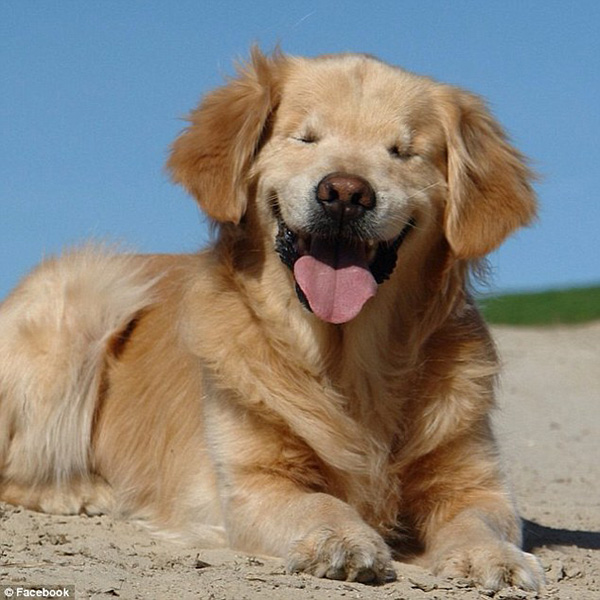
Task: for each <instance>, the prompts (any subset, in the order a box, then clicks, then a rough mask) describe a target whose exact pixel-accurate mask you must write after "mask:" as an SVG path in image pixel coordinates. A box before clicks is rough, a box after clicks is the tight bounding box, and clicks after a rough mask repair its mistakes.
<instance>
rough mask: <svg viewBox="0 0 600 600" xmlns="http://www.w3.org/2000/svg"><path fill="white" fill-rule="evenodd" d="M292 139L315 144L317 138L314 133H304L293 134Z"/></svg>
mask: <svg viewBox="0 0 600 600" xmlns="http://www.w3.org/2000/svg"><path fill="white" fill-rule="evenodd" d="M293 139H294V140H296V141H297V142H302V143H303V144H316V143H317V142H318V141H319V138H318V137H317V136H316V135H315V134H314V133H305V134H302V135H297V136H293Z"/></svg>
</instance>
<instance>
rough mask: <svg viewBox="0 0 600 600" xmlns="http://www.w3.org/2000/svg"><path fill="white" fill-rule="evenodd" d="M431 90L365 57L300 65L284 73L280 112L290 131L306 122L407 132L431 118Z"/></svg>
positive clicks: (422, 79)
mask: <svg viewBox="0 0 600 600" xmlns="http://www.w3.org/2000/svg"><path fill="white" fill-rule="evenodd" d="M434 86H435V83H434V82H432V81H431V80H429V79H427V78H425V77H421V76H418V75H414V74H412V73H409V72H408V71H405V70H403V69H400V68H398V67H393V66H391V65H388V64H386V63H383V62H381V61H379V60H377V59H374V58H371V57H369V56H364V55H341V56H332V57H323V58H318V59H300V60H298V61H295V62H294V63H293V65H292V68H291V69H290V70H289V72H288V76H287V78H286V81H285V82H284V85H283V94H282V101H281V105H280V107H281V109H282V112H283V113H284V119H285V120H286V121H288V122H289V124H290V126H292V127H293V126H294V125H295V124H297V123H302V122H303V121H304V120H306V119H307V118H308V119H310V120H311V121H312V122H318V121H320V120H323V121H326V122H327V123H328V124H330V125H333V124H336V123H337V124H339V125H340V127H342V126H343V125H347V124H348V123H349V122H352V123H353V124H354V126H356V125H357V124H361V125H362V126H363V127H361V129H362V128H364V129H369V130H372V131H373V130H376V131H381V129H385V128H390V129H398V128H400V129H405V128H408V129H411V128H415V127H418V125H419V122H421V121H423V120H427V119H430V118H431V117H432V116H433V114H434V112H435V111H434V103H433V99H432V93H431V90H432V88H433V87H434Z"/></svg>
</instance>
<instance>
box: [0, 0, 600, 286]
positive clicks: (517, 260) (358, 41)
mask: <svg viewBox="0 0 600 600" xmlns="http://www.w3.org/2000/svg"><path fill="white" fill-rule="evenodd" d="M599 30H600V3H599V2H597V1H596V0H592V1H585V0H581V1H577V2H566V1H565V2H556V1H553V0H546V1H523V0H519V1H517V0H504V1H497V2H492V1H489V0H487V1H480V2H478V1H475V0H471V1H460V0H452V1H450V0H448V1H428V0H420V1H417V0H414V1H410V2H407V1H403V0H389V1H371V2H366V1H364V0H361V1H352V0H349V1H345V2H341V1H337V2H336V1H329V2H328V1H327V0H318V1H305V0H295V1H294V2H289V3H288V2H283V1H281V0H277V1H272V0H266V1H261V0H253V1H252V2H246V1H242V0H239V1H232V0H219V1H218V2H217V1H213V0H210V1H201V0H196V1H191V0H183V1H180V0H164V1H159V0H146V1H143V2H142V1H136V0H127V1H123V0H119V1H111V0H101V1H99V2H91V1H85V0H84V1H82V0H61V1H59V2H56V1H54V2H50V1H43V0H37V1H35V0H3V1H2V2H1V3H0V257H1V258H0V296H4V295H5V294H6V293H7V292H8V290H9V289H10V288H11V287H12V286H13V285H14V284H15V283H16V282H17V280H18V278H19V277H20V276H21V275H22V274H23V273H25V272H26V271H27V270H28V269H30V268H31V267H32V266H33V265H34V264H36V263H37V262H38V261H39V260H40V258H42V257H43V256H47V255H49V254H55V253H57V252H60V250H61V249H63V248H65V247H68V246H72V245H74V244H78V243H81V242H82V241H84V240H86V239H88V238H90V237H91V238H96V239H101V240H112V241H118V242H122V243H124V244H125V245H126V246H127V247H129V248H136V249H139V250H140V251H142V252H183V251H186V252H188V251H194V250H196V249H198V248H199V247H201V246H202V245H203V244H205V243H206V240H207V230H206V226H205V223H204V221H203V220H202V217H201V216H200V214H199V211H198V209H197V208H196V206H195V204H194V202H193V201H192V200H191V198H189V197H187V196H186V194H185V193H184V192H183V190H180V189H178V188H177V187H175V186H174V185H172V184H171V183H170V182H169V180H168V177H167V175H166V174H165V172H164V169H163V164H164V161H165V158H166V154H167V149H168V145H169V144H170V143H171V141H172V140H173V139H174V137H175V136H176V135H177V133H178V131H180V130H181V128H182V127H183V126H184V122H183V121H182V120H181V118H182V117H183V116H184V115H185V114H186V113H187V112H188V111H189V110H190V109H191V108H192V107H193V106H194V105H195V104H196V103H197V101H198V99H199V97H200V95H201V94H203V93H204V92H206V91H207V90H209V89H211V88H212V87H214V86H216V85H218V84H219V83H220V82H221V81H222V77H223V76H224V75H227V74H231V73H232V62H233V60H234V59H235V58H236V57H243V56H245V55H247V51H248V48H249V46H250V44H251V43H253V42H258V43H259V44H260V45H261V46H262V47H263V48H264V49H266V50H269V49H271V48H273V47H274V45H275V44H276V43H280V45H281V47H282V48H283V50H284V51H286V52H289V53H294V54H303V55H308V56H312V55H316V54H320V53H324V52H338V51H361V52H369V53H372V54H376V55H378V56H379V57H381V58H383V59H385V60H387V61H389V62H392V63H394V64H398V65H401V66H404V67H406V68H408V69H410V70H413V71H416V72H419V73H423V74H427V75H431V76H433V77H435V78H437V79H440V80H443V81H447V82H450V83H454V84H457V85H461V86H463V87H466V88H468V89H471V90H473V91H475V92H477V93H479V94H481V95H483V96H485V97H486V98H487V99H488V101H489V102H490V105H491V107H492V110H493V112H494V113H495V114H496V116H497V117H498V118H499V120H500V121H501V122H502V123H503V124H504V126H505V127H506V129H507V130H508V131H509V133H510V135H511V137H512V139H513V141H514V142H515V144H516V145H517V146H518V147H519V148H520V149H521V150H522V151H523V152H525V153H526V154H527V155H529V156H530V157H531V159H532V164H533V166H534V168H535V169H536V170H537V171H538V172H539V173H540V175H541V177H542V178H541V180H540V182H539V184H538V185H537V190H538V193H539V198H540V202H541V212H540V219H539V221H538V223H537V224H536V225H535V226H534V227H533V228H530V229H526V230H522V231H521V232H520V233H519V234H517V235H516V236H514V237H513V238H512V239H511V240H510V241H509V242H508V243H507V244H506V245H505V246H504V247H503V248H502V249H501V250H500V251H498V252H496V253H495V254H494V255H493V256H492V267H493V278H492V288H491V289H492V290H494V291H506V290H515V289H516V290H529V289H543V288H553V287H564V286H572V285H585V284H589V283H597V282H599V281H600V259H599V257H600V235H599V231H600V200H599V198H598V192H597V189H598V183H597V177H598V170H599V167H600V110H599V109H598V106H600V36H599V35H598V31H599Z"/></svg>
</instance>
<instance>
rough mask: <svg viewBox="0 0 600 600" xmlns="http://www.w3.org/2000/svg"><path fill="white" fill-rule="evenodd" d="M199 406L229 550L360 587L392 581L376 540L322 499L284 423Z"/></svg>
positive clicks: (310, 458)
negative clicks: (283, 561)
mask: <svg viewBox="0 0 600 600" xmlns="http://www.w3.org/2000/svg"><path fill="white" fill-rule="evenodd" d="M210 396H211V397H209V398H207V399H206V407H205V408H206V411H205V416H206V430H207V434H206V435H207V438H208V443H209V447H210V450H211V453H212V456H213V460H214V463H215V468H216V471H217V477H218V485H219V493H220V495H221V500H222V505H223V509H224V514H225V525H226V529H227V534H228V537H229V542H230V544H231V545H232V546H234V547H237V548H239V549H242V550H246V551H249V552H259V553H264V554H270V555H276V556H282V557H285V559H286V566H287V569H288V571H290V572H306V573H310V574H313V575H316V576H318V577H326V578H330V579H345V580H353V581H362V582H381V581H384V580H386V579H391V578H393V570H392V566H391V555H390V551H389V549H388V547H387V545H386V543H385V542H384V540H383V538H382V537H381V536H380V535H379V534H378V533H377V532H376V531H375V530H373V529H372V528H371V527H370V526H369V525H367V524H366V523H365V522H364V521H363V520H362V519H361V518H360V516H359V515H358V513H357V512H356V511H355V510H354V509H353V508H352V507H351V506H349V505H348V504H347V503H345V502H343V501H341V500H339V499H337V498H335V497H333V496H332V495H329V494H327V493H323V491H322V490H323V489H325V488H326V483H327V482H326V481H325V480H324V478H323V474H322V471H319V469H318V468H317V464H316V459H315V457H314V454H313V453H312V451H311V450H310V449H309V448H308V447H307V446H305V445H303V443H302V442H300V441H299V440H297V439H295V438H294V436H292V435H291V434H290V432H289V431H287V430H285V429H284V430H283V431H282V430H281V428H284V426H283V423H273V422H267V421H265V420H262V418H261V417H260V416H257V415H255V414H254V413H253V412H251V411H248V410H246V409H244V408H243V407H241V406H239V405H236V404H235V402H234V401H231V400H229V399H228V398H227V395H226V394H224V393H218V394H211V395H210Z"/></svg>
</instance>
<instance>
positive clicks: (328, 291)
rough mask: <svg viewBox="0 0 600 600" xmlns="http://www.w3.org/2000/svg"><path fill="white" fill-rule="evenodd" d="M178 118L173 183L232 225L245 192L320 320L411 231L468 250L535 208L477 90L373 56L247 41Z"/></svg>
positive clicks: (496, 240) (479, 251) (484, 245)
mask: <svg viewBox="0 0 600 600" xmlns="http://www.w3.org/2000/svg"><path fill="white" fill-rule="evenodd" d="M190 121H191V125H190V127H189V128H188V129H187V130H186V131H185V132H184V133H183V134H182V135H181V136H180V137H179V138H178V139H177V140H176V142H175V143H174V145H173V149H172V153H171V156H170V159H169V162H168V167H169V168H170V170H171V172H172V175H173V178H174V180H175V181H177V182H179V183H182V184H183V185H184V186H185V187H186V188H187V189H188V190H189V191H190V192H191V193H192V194H193V195H194V196H195V197H196V198H197V199H198V201H199V203H200V205H201V207H202V208H203V210H204V211H205V212H206V213H207V214H208V215H209V216H210V217H211V218H212V219H214V220H215V221H217V222H220V223H226V222H229V223H234V224H238V225H239V226H240V227H243V221H244V215H245V213H246V212H247V211H248V210H249V209H250V208H251V206H250V205H249V203H256V206H255V207H253V208H255V209H256V211H257V214H258V215H260V219H261V222H262V223H264V224H266V228H267V231H268V232H269V235H271V236H272V251H273V252H277V253H279V255H280V258H281V260H282V261H283V263H285V265H287V267H289V268H290V269H291V271H292V273H293V276H294V279H295V283H296V288H297V292H298V295H299V297H300V299H301V300H302V301H303V302H304V303H305V305H306V306H307V307H309V308H310V309H311V310H312V311H313V312H314V313H315V314H316V315H317V316H318V317H320V318H321V319H323V320H325V321H329V322H332V323H343V322H346V321H349V320H351V319H352V318H354V317H355V316H356V315H357V314H358V313H359V312H360V311H361V309H362V307H363V305H364V304H365V302H366V301H367V300H368V299H369V298H371V297H372V296H374V295H375V294H376V292H377V288H378V286H379V285H381V284H383V283H384V282H385V281H386V280H387V279H388V278H390V277H391V276H392V274H393V271H394V269H395V265H396V262H397V261H402V260H403V255H406V256H410V250H409V247H410V246H411V244H417V245H418V243H419V242H418V239H419V237H424V238H425V237H426V238H427V239H433V238H434V237H435V235H436V233H437V235H438V236H443V237H444V238H445V240H446V241H447V243H448V245H449V248H450V250H451V252H452V255H453V257H454V258H455V259H456V260H470V259H475V258H479V257H482V256H484V255H485V254H487V253H488V252H490V251H491V250H493V249H494V248H496V247H497V246H498V245H499V244H500V243H501V242H502V240H503V239H504V238H505V237H506V236H507V235H509V234H510V233H511V232H512V231H513V230H514V229H515V228H517V227H519V226H521V225H525V224H527V223H528V222H529V221H530V220H531V219H532V217H533V216H534V214H535V200H534V195H533V192H532V189H531V186H530V180H531V173H530V171H529V170H528V168H527V166H526V164H525V161H524V160H523V157H522V156H521V155H520V154H519V153H518V152H517V151H516V150H515V149H514V148H513V147H512V146H511V145H510V144H509V143H508V142H507V139H506V136H505V134H504V132H503V131H502V129H501V128H500V126H499V125H498V124H497V123H496V121H495V120H494V119H493V118H492V117H491V115H490V114H489V112H488V111H487V109H486V107H485V106H484V104H483V102H482V101H481V100H480V99H479V98H477V97H476V96H474V95H472V94H469V93H467V92H464V91H462V90H460V89H457V88H454V87H451V86H447V85H443V84H439V83H436V82H434V81H432V80H430V79H427V78H424V77H419V76H416V75H413V74H410V73H408V72H406V71H403V70H401V69H398V68H395V67H392V66H389V65H387V64H385V63H382V62H380V61H378V60H377V59H374V58H372V57H368V56H364V55H338V56H324V57H321V58H316V59H302V58H295V57H287V56H284V55H282V54H275V55H273V56H272V57H265V56H264V55H262V54H261V53H260V52H259V51H258V50H254V51H253V53H252V58H251V61H250V63H249V64H248V65H246V66H244V67H242V68H241V69H240V70H239V73H238V76H237V78H235V79H233V80H231V81H230V82H229V83H228V84H227V85H225V86H224V87H222V88H220V89H218V90H216V91H214V92H212V93H211V94H209V95H208V96H207V97H206V98H205V99H204V101H203V102H202V103H201V104H200V106H199V107H198V108H197V109H196V110H195V111H194V112H193V113H192V115H191V117H190ZM282 268H284V267H282Z"/></svg>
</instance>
